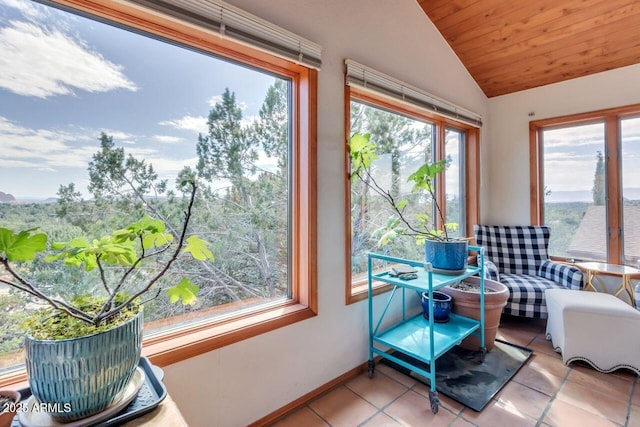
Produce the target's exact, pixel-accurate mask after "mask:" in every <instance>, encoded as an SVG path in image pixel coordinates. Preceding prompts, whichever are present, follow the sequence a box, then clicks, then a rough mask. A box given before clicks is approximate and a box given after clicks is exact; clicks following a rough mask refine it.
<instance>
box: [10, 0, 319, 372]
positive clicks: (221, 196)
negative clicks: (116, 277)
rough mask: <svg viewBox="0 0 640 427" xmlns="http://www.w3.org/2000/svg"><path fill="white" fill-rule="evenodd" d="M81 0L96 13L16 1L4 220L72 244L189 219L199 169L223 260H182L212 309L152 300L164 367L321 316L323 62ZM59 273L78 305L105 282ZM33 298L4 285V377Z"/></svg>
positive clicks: (201, 219)
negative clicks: (319, 104)
mask: <svg viewBox="0 0 640 427" xmlns="http://www.w3.org/2000/svg"><path fill="white" fill-rule="evenodd" d="M63 3H64V5H65V6H72V7H73V8H74V10H73V11H74V12H81V13H82V14H81V15H77V14H74V13H69V12H68V11H67V10H66V9H65V10H61V9H57V8H55V7H51V6H45V5H41V4H38V3H33V2H31V1H23V0H16V1H13V2H9V3H7V2H4V3H2V5H1V6H0V51H2V52H3V54H2V55H0V56H1V58H0V226H1V227H5V228H12V229H28V228H31V227H40V228H41V229H42V231H44V232H46V233H47V234H48V235H50V236H53V237H54V238H55V239H56V240H58V241H68V240H71V239H73V238H74V237H76V236H78V235H83V236H85V235H95V236H100V235H102V234H103V233H104V231H105V230H112V229H114V228H117V227H119V226H123V225H125V224H128V223H130V222H132V221H135V220H136V219H138V218H140V217H141V216H142V215H143V214H145V213H146V214H149V215H151V216H153V217H156V218H160V219H162V220H164V221H165V222H166V223H167V224H169V228H170V229H171V227H172V226H173V225H174V224H179V223H180V221H181V219H182V212H183V210H184V209H185V201H186V200H185V197H184V194H183V193H182V191H181V187H180V185H179V183H180V181H182V180H183V178H192V179H195V180H196V181H197V183H198V186H199V189H200V191H199V193H198V198H197V200H196V204H195V209H194V214H193V217H192V219H191V223H192V227H191V228H192V229H191V230H189V231H190V232H192V233H197V234H198V235H200V236H203V238H205V239H206V240H208V241H209V242H211V244H212V245H211V250H212V252H213V255H214V258H215V261H214V262H212V263H206V264H204V266H202V265H203V263H200V264H199V265H198V266H196V265H195V264H191V263H188V262H185V263H183V264H181V265H179V266H178V267H177V269H176V270H177V274H181V275H188V276H189V277H190V279H191V280H192V281H193V282H194V283H197V284H198V285H199V287H200V292H199V294H198V301H197V303H196V304H195V305H193V306H182V305H180V304H172V303H170V301H169V298H168V296H167V295H166V294H164V293H162V292H160V293H159V294H158V296H157V298H155V299H153V300H152V301H150V302H148V303H147V304H146V305H145V349H144V350H143V351H144V352H145V353H146V354H147V355H149V356H151V357H152V360H154V363H157V364H160V365H162V364H165V363H171V362H175V361H177V360H181V359H184V358H186V357H190V356H193V355H195V354H198V353H201V352H203V351H208V350H211V349H214V348H217V347H219V346H221V345H225V344H228V343H231V342H234V341H237V340H239V339H243V338H246V337H249V336H252V335H255V334H257V333H261V332H264V331H267V330H269V329H273V328H275V327H279V326H283V325H285V324H288V323H291V322H293V321H297V320H301V319H303V318H306V317H309V316H312V315H314V314H315V310H316V308H315V296H314V295H315V292H314V289H315V277H314V276H313V272H314V271H315V267H314V263H315V250H316V249H315V238H314V236H315V215H316V213H315V194H314V192H313V191H314V188H315V184H314V180H315V179H316V172H315V124H314V123H315V104H314V102H315V91H316V73H317V72H316V71H315V70H314V69H311V68H307V67H304V66H301V65H296V64H293V63H292V62H289V61H288V60H286V59H281V58H279V57H276V56H272V55H270V54H267V53H264V52H261V51H257V50H253V49H252V48H249V47H246V46H243V45H240V44H235V43H234V42H232V41H229V40H222V39H219V38H218V37H217V36H216V35H212V34H209V33H208V32H206V31H204V30H203V31H201V32H199V30H198V29H197V28H196V29H194V26H193V25H183V24H181V23H180V22H179V21H178V20H172V19H170V17H166V16H162V15H161V14H155V13H142V12H135V11H138V10H139V9H134V10H133V11H132V10H129V9H128V8H127V6H126V5H119V4H116V3H113V2H110V1H101V2H98V3H101V7H99V8H96V9H97V10H99V13H100V21H97V20H95V19H94V17H93V16H90V15H91V13H93V12H94V11H93V9H92V8H93V7H95V4H96V2H86V4H85V2H83V1H79V0H78V1H65V2H63ZM54 5H55V4H54ZM85 6H86V7H85ZM75 8H77V9H78V10H75ZM138 13H139V15H138ZM87 14H89V16H88V15H87ZM105 20H107V21H109V22H108V23H104V22H102V21H105ZM111 20H113V21H111ZM131 30H133V31H131ZM141 33H143V34H141ZM194 35H197V37H194ZM167 39H168V40H167ZM167 41H170V42H167ZM58 267H59V266H58V265H54V264H51V263H46V262H41V260H36V261H35V262H34V263H33V264H32V265H31V266H30V267H29V269H30V270H31V271H30V272H29V273H30V275H31V276H33V277H37V280H38V282H41V283H47V284H48V288H49V289H48V290H49V291H50V292H51V293H53V294H56V295H61V296H62V297H68V296H70V295H72V294H82V293H96V292H100V288H99V287H97V286H95V282H93V281H92V280H91V278H90V277H89V278H88V279H81V278H79V277H75V276H74V275H71V273H72V272H67V271H66V270H64V269H59V268H58ZM1 274H3V272H2V271H1V270H0V275H1ZM169 279H170V278H169ZM33 308H35V306H34V304H33V303H32V301H30V300H29V298H27V297H25V296H23V295H19V294H17V293H14V292H13V291H10V290H9V289H6V288H4V287H2V286H0V327H1V328H2V330H3V334H2V336H1V337H0V375H1V374H2V373H3V372H9V371H11V370H12V367H13V365H15V364H16V363H17V362H18V361H21V360H22V356H21V354H20V352H21V346H22V338H21V337H22V332H21V331H20V330H19V328H18V324H19V323H20V321H21V320H22V318H23V317H24V316H25V315H27V314H28V312H29V311H30V310H31V309H33ZM4 331H7V333H5V332H4ZM0 381H1V378H0Z"/></svg>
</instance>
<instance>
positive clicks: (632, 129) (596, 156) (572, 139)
mask: <svg viewBox="0 0 640 427" xmlns="http://www.w3.org/2000/svg"><path fill="white" fill-rule="evenodd" d="M639 115H640V106H630V107H623V108H616V109H612V110H604V111H597V112H592V113H585V114H579V115H573V116H567V117H559V118H553V119H546V120H540V121H534V122H532V123H531V130H532V131H531V153H532V162H531V183H532V191H531V194H532V199H531V207H532V212H531V215H532V223H533V224H545V225H548V226H550V227H551V230H552V232H551V241H550V245H549V252H550V255H551V256H554V257H558V258H561V259H569V260H593V261H603V262H611V263H616V264H626V265H632V266H636V265H637V263H638V260H639V259H640V234H638V233H637V231H636V230H637V227H634V226H633V224H636V223H637V222H638V221H637V220H636V217H638V218H640V190H638V185H637V183H638V182H640V176H638V173H637V168H636V167H635V166H634V165H635V164H636V163H637V160H638V159H639V158H640V144H638V141H639V140H640V118H639Z"/></svg>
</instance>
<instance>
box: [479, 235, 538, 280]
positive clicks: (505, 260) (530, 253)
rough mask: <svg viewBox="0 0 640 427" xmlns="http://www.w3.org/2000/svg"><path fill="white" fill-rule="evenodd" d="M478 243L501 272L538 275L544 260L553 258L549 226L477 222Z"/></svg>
mask: <svg viewBox="0 0 640 427" xmlns="http://www.w3.org/2000/svg"><path fill="white" fill-rule="evenodd" d="M473 231H474V234H475V238H476V243H477V245H478V246H482V247H484V249H485V256H486V257H487V258H488V259H489V260H490V261H492V262H493V263H494V264H496V266H497V267H498V270H499V271H500V274H501V275H502V274H503V273H507V274H528V275H531V276H534V275H536V274H538V269H539V268H540V265H541V264H542V262H543V261H545V260H547V259H549V255H548V252H547V248H548V246H549V235H550V231H549V227H546V226H521V225H508V226H503V225H474V226H473Z"/></svg>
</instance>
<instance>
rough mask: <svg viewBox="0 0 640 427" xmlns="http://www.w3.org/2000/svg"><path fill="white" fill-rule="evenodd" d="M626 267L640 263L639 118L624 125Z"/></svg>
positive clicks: (622, 127)
mask: <svg viewBox="0 0 640 427" xmlns="http://www.w3.org/2000/svg"><path fill="white" fill-rule="evenodd" d="M621 136H622V149H621V152H622V202H623V203H622V209H623V211H622V221H623V233H622V236H623V241H624V246H623V255H624V258H623V259H624V261H623V262H624V263H625V264H627V265H631V266H634V267H636V266H638V265H639V264H638V262H639V260H640V167H639V165H640V117H636V118H632V119H625V120H622V121H621Z"/></svg>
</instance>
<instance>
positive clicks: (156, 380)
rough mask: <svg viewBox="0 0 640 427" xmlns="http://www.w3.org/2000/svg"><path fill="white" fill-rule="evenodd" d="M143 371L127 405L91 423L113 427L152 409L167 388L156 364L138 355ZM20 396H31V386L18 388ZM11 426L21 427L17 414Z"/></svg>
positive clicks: (98, 426) (25, 397)
mask: <svg viewBox="0 0 640 427" xmlns="http://www.w3.org/2000/svg"><path fill="white" fill-rule="evenodd" d="M138 366H140V368H142V370H143V371H144V374H145V381H144V383H143V384H142V387H141V388H140V391H138V395H137V396H136V397H135V399H133V400H132V401H131V403H130V404H129V406H127V407H126V408H124V409H123V410H122V411H121V412H119V413H118V414H116V415H115V416H113V417H111V418H109V419H107V420H102V421H100V422H98V423H97V424H91V426H95V427H107V426H108V427H113V426H119V425H122V424H124V423H126V422H128V421H131V420H133V419H134V418H138V417H140V416H142V415H144V414H146V413H147V412H150V411H151V410H153V409H154V408H155V407H156V406H158V405H159V404H160V402H162V401H163V400H164V398H165V397H166V396H167V389H166V387H165V386H164V384H163V383H162V370H161V369H159V368H158V367H156V366H153V365H152V364H151V363H150V362H149V359H147V358H146V357H144V356H142V357H140V363H139V364H138ZM18 392H20V395H21V396H22V400H23V401H24V400H27V399H28V398H29V397H31V388H29V387H27V388H23V389H20V390H18ZM11 427H22V424H20V419H19V417H18V415H16V416H15V417H14V418H13V422H12V423H11Z"/></svg>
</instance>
